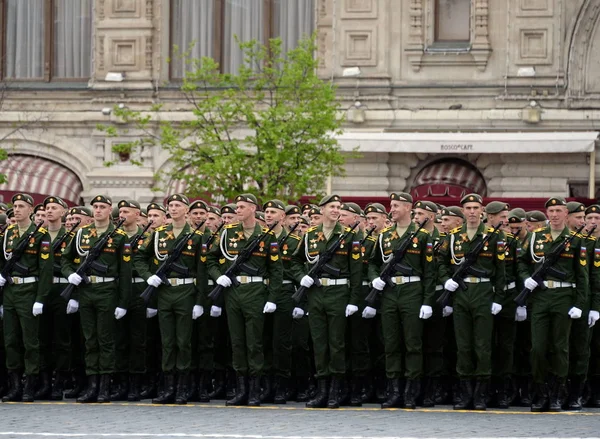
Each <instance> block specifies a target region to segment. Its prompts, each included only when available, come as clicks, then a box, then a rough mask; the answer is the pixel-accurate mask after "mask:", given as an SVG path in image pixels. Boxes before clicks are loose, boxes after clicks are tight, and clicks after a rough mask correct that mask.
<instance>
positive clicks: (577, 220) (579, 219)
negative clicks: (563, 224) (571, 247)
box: [567, 212, 585, 230]
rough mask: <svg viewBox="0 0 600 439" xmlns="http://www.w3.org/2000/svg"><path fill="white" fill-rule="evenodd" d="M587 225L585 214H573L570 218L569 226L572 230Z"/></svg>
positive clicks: (568, 220)
mask: <svg viewBox="0 0 600 439" xmlns="http://www.w3.org/2000/svg"><path fill="white" fill-rule="evenodd" d="M584 224H585V212H577V213H572V214H570V215H569V216H568V219H567V226H568V227H569V229H571V230H577V229H579V228H580V227H581V226H583V225H584Z"/></svg>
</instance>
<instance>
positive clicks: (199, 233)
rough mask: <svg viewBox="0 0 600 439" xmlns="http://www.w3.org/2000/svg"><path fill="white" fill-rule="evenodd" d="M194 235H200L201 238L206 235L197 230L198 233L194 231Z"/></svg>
mask: <svg viewBox="0 0 600 439" xmlns="http://www.w3.org/2000/svg"><path fill="white" fill-rule="evenodd" d="M194 233H195V234H196V235H200V236H202V235H204V232H201V231H200V230H196V231H194Z"/></svg>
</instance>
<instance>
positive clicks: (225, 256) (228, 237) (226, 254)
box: [207, 222, 283, 303]
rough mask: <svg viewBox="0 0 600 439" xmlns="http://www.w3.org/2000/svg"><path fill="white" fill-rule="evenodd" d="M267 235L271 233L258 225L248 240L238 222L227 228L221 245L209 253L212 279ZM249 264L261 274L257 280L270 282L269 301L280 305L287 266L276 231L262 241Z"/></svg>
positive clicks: (224, 228) (214, 246) (268, 286)
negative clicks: (256, 241)
mask: <svg viewBox="0 0 600 439" xmlns="http://www.w3.org/2000/svg"><path fill="white" fill-rule="evenodd" d="M267 231H268V229H266V228H263V227H261V226H260V224H258V223H256V224H255V226H254V231H253V232H252V235H251V236H250V237H249V238H246V237H245V236H244V226H243V225H242V223H238V222H236V223H232V224H227V225H226V226H225V227H223V230H222V231H221V234H220V236H219V237H218V238H217V239H218V243H219V245H213V246H212V248H211V249H210V250H209V252H208V258H207V264H208V273H209V275H210V277H212V278H213V279H214V280H215V281H216V280H217V278H218V277H219V276H221V275H222V274H223V273H225V271H226V270H227V269H228V268H229V267H230V266H231V265H232V264H233V262H234V261H235V260H236V259H237V257H238V255H239V254H240V253H241V252H242V250H243V249H244V248H245V247H246V246H247V245H249V244H250V243H251V242H252V241H254V239H255V238H256V237H258V236H260V235H261V234H263V233H265V232H267ZM246 263H247V264H248V265H250V266H252V267H254V268H256V269H257V270H258V274H255V276H262V277H263V278H264V279H269V284H268V285H267V301H268V302H272V303H277V297H278V296H279V294H281V286H282V281H283V265H282V263H281V257H280V252H279V245H278V244H277V239H276V237H275V234H274V233H273V232H272V231H271V232H269V233H268V234H266V235H265V236H264V237H263V238H262V239H261V241H260V242H259V243H258V247H257V248H256V249H255V250H254V251H253V252H252V255H251V256H250V258H249V259H248V260H247V261H246ZM236 275H237V276H251V275H252V274H251V273H245V272H243V271H241V272H239V273H236Z"/></svg>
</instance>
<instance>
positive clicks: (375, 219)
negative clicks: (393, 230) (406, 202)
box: [367, 212, 387, 233]
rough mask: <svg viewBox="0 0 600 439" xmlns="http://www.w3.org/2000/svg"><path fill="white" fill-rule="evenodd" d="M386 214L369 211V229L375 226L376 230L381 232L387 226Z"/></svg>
mask: <svg viewBox="0 0 600 439" xmlns="http://www.w3.org/2000/svg"><path fill="white" fill-rule="evenodd" d="M386 219H387V218H386V216H385V215H383V214H381V213H373V212H371V213H368V214H367V225H368V226H369V229H370V228H372V227H375V231H376V232H378V233H379V232H381V231H382V230H383V229H384V227H385V220H386Z"/></svg>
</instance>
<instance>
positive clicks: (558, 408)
mask: <svg viewBox="0 0 600 439" xmlns="http://www.w3.org/2000/svg"><path fill="white" fill-rule="evenodd" d="M549 387H550V409H549V410H550V411H551V412H562V400H561V390H562V380H561V379H560V378H558V377H551V378H550V382H549Z"/></svg>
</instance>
